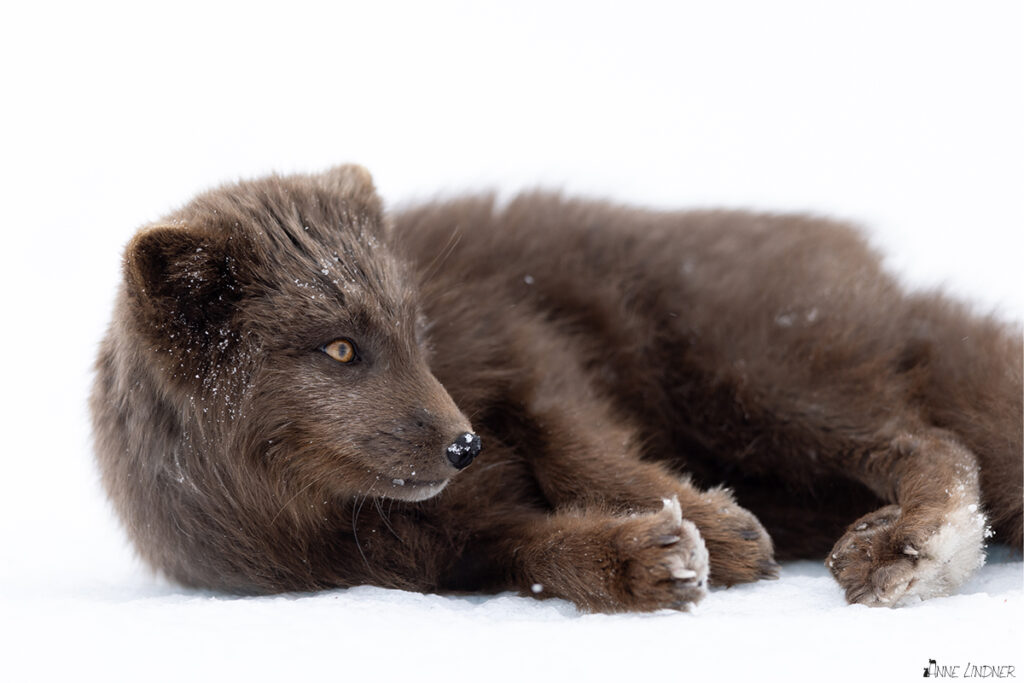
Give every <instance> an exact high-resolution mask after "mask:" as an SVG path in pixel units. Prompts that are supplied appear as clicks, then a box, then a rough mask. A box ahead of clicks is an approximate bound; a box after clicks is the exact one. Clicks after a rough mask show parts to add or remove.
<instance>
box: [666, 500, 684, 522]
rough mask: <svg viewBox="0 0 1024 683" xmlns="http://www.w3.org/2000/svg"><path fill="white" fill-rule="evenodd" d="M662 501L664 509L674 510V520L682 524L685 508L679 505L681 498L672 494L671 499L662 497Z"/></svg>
mask: <svg viewBox="0 0 1024 683" xmlns="http://www.w3.org/2000/svg"><path fill="white" fill-rule="evenodd" d="M661 502H662V504H663V505H664V506H665V507H664V508H663V509H665V510H671V511H672V521H673V522H675V523H676V524H682V523H683V509H682V508H681V507H679V498H678V497H677V496H672V498H671V499H669V498H662V499H661Z"/></svg>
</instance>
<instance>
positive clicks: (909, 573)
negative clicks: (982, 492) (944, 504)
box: [825, 505, 985, 607]
mask: <svg viewBox="0 0 1024 683" xmlns="http://www.w3.org/2000/svg"><path fill="white" fill-rule="evenodd" d="M984 534H985V517H984V515H982V514H981V513H979V512H977V506H976V505H969V506H964V507H960V508H957V509H955V510H953V511H952V512H950V513H948V514H946V515H945V516H944V517H940V518H939V519H938V520H936V521H934V522H932V523H922V522H920V521H916V522H910V521H908V520H906V519H904V516H903V514H902V511H901V509H900V507H899V506H897V505H889V506H886V507H884V508H881V509H880V510H876V511H875V512H872V513H869V514H867V515H864V516H863V517H861V518H860V519H858V520H857V521H856V522H854V523H853V524H851V525H850V527H849V528H848V530H847V532H846V534H844V535H843V537H842V538H840V539H839V541H838V542H836V544H835V547H833V549H832V552H831V554H830V555H829V558H828V560H827V561H826V562H825V564H826V566H828V568H829V570H830V571H831V572H832V575H833V576H834V577H835V579H836V581H838V582H839V585H840V586H842V587H843V589H844V590H845V591H846V599H847V600H848V601H849V602H851V603H859V604H863V605H869V606H872V607H879V606H890V607H891V606H896V605H902V604H906V603H908V602H912V601H913V600H915V599H925V598H932V597H937V596H941V595H949V594H950V593H951V592H952V591H954V590H955V589H956V588H957V587H959V586H960V584H961V583H963V582H964V581H965V580H966V579H967V577H968V576H970V574H971V573H972V572H973V571H974V570H975V569H977V568H978V567H980V566H981V565H982V564H984V562H985V556H984V552H983V547H984Z"/></svg>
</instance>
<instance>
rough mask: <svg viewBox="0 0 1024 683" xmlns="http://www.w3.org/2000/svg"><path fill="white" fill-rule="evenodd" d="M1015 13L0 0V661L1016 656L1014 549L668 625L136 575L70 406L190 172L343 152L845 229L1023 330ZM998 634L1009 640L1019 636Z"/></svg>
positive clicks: (402, 194)
mask: <svg viewBox="0 0 1024 683" xmlns="http://www.w3.org/2000/svg"><path fill="white" fill-rule="evenodd" d="M1022 12H1024V9H1022V6H1021V5H1020V3H1017V2H1012V1H1009V0H1004V1H1000V0H992V1H991V2H984V3H964V2H959V1H956V2H946V1H934V2H928V3H919V2H906V1H903V0H887V1H885V2H877V1H862V2H857V3H843V4H840V3H822V2H816V1H807V2H797V1H795V0H785V1H782V2H770V3H765V2H755V1H750V2H740V1H736V0H733V1H728V0H725V1H723V2H715V3H710V2H693V3H688V2H679V3H648V2H631V3H629V4H628V5H627V4H620V5H610V4H605V3H598V2H573V3H550V2H548V3H539V2H517V3H508V4H505V5H502V6H500V7H493V6H489V5H487V4H485V3H479V2H472V3H453V2H440V3H438V2H425V3H388V2H375V3H358V5H356V4H355V3H352V4H348V3H306V2H297V3H288V4H287V5H284V4H281V3H274V4H273V5H268V6H261V5H260V4H259V3H245V4H241V3H238V4H227V3H219V4H215V3H207V2H203V3H193V2H188V1H184V2H177V3H171V4H165V5H162V6H160V7H159V8H158V9H153V8H152V7H150V6H149V5H148V4H146V3H130V4H129V3H125V4H117V3H109V2H96V3H51V4H46V5H44V4H41V3H40V4H33V3H19V4H18V5H16V6H12V7H8V8H5V10H4V19H3V21H2V22H0V64H2V65H3V66H2V67H0V78H2V80H0V93H2V94H3V101H4V106H3V107H2V108H0V159H2V161H0V173H2V185H0V187H3V195H2V197H3V208H4V210H5V214H4V219H3V226H2V227H3V238H4V240H5V244H6V249H5V256H6V258H5V259H4V264H3V268H2V269H0V278H2V289H0V291H2V292H3V309H2V310H3V312H4V320H5V322H4V326H3V327H4V334H3V335H2V337H0V345H2V346H0V349H2V352H3V358H4V359H5V367H4V375H3V378H4V379H3V391H0V401H2V410H0V419H2V420H3V423H2V427H3V435H4V446H5V447H4V451H5V452H4V455H3V469H2V472H3V475H2V476H0V534H2V535H0V538H2V544H0V680H3V681H21V680H69V679H74V680H83V679H84V680H93V679H97V680H98V679H103V680H171V679H175V680H181V679H185V678H193V677H195V675H196V674H198V675H199V676H198V678H200V679H220V680H285V679H287V680H291V679H296V678H298V677H299V676H304V677H306V678H312V677H314V676H316V677H318V678H322V679H325V680H335V679H337V680H345V679H349V680H350V679H353V677H357V676H365V677H369V676H373V677H374V678H375V680H377V679H379V680H393V679H398V680H406V681H419V680H427V681H433V680H445V681H449V680H450V681H455V680H469V679H472V680H489V679H497V680H512V679H519V678H521V677H523V676H524V675H531V676H533V677H535V678H536V679H538V680H558V679H562V680H595V681H600V680H612V679H623V678H628V679H630V680H632V679H635V680H649V679H650V678H651V677H652V676H659V677H663V678H666V677H667V678H668V679H669V680H675V679H680V680H682V679H692V680H716V679H721V680H747V679H750V678H753V677H758V678H767V679H782V680H894V681H896V680H905V679H909V678H917V677H920V676H921V674H922V671H923V669H924V667H925V666H926V665H927V664H928V660H929V659H935V660H936V661H937V662H938V663H939V664H940V665H943V666H960V667H961V668H960V672H961V673H963V667H964V665H966V664H967V663H973V664H984V665H997V666H1001V665H1012V666H1015V667H1016V675H1017V677H1020V676H1021V675H1022V674H1024V656H1022V655H1021V654H1020V653H1021V648H1020V646H1019V644H1020V642H1021V641H1022V638H1021V624H1022V622H1024V620H1022V617H1024V594H1022V572H1024V564H1022V562H1021V559H1020V556H1019V555H1016V556H1015V555H1013V554H1012V553H1009V552H1007V551H1005V549H1002V550H1000V549H997V550H996V552H995V553H994V557H992V558H990V562H989V564H988V565H987V566H986V567H984V568H983V569H982V570H981V571H980V572H979V573H978V575H977V576H976V577H975V578H974V579H972V580H971V581H970V583H968V584H967V585H966V586H965V587H964V588H963V590H962V591H961V592H960V593H959V594H958V595H954V596H951V597H948V598H941V599H936V600H932V601H929V602H926V603H921V604H919V605H914V606H911V607H906V608H901V609H897V610H871V609H868V608H864V607H849V606H846V605H845V604H844V603H843V600H842V596H841V594H840V591H839V589H838V587H837V586H835V585H834V584H833V582H832V581H831V579H830V578H829V577H828V575H827V572H826V571H825V569H824V568H823V567H822V566H821V565H820V564H819V563H810V562H808V563H795V564H788V565H785V566H784V567H783V572H782V578H781V579H780V580H779V581H775V582H764V583H760V584H756V585H750V586H742V587H735V588H732V589H729V590H719V591H714V592H713V593H712V594H711V595H710V596H709V597H708V598H707V599H706V600H705V601H704V602H703V603H702V604H701V605H700V606H699V608H698V609H697V611H696V612H695V613H693V614H674V613H673V614H656V615H644V616H630V615H625V616H600V615H580V614H578V613H576V611H575V610H574V609H573V608H572V607H571V606H569V605H567V604H564V603H559V602H555V601H551V602H537V601H534V600H530V599H525V598H519V597H515V596H510V595H502V596H496V597H488V598H484V597H473V598H452V597H438V596H424V595H417V594H405V593H400V592H394V591H384V590H380V589H375V588H369V587H367V588H359V589H354V590H349V591H336V592H330V593H325V594H321V595H310V596H281V597H275V598H262V599H235V598H227V597H224V596H217V595H210V594H205V593H196V592H190V591H184V590H181V589H178V588H176V587H173V586H169V585H167V584H166V583H163V582H161V581H160V580H158V579H154V578H151V577H150V576H149V575H148V574H147V573H146V572H145V571H144V570H143V569H142V568H141V567H140V566H139V565H138V564H137V562H136V561H135V560H134V559H133V558H132V555H131V552H130V550H129V549H128V548H127V546H126V545H125V542H124V540H123V538H122V535H121V532H120V530H119V529H118V527H117V524H116V522H115V520H114V519H113V517H112V515H111V513H110V511H109V510H108V508H107V505H106V502H105V500H104V498H103V495H102V492H101V491H100V489H99V487H98V485H97V481H96V473H95V470H94V467H93V464H92V460H91V457H92V456H91V452H90V446H89V427H88V420H87V416H86V411H85V398H86V395H87V392H88V386H89V382H90V377H91V370H90V365H91V362H92V358H93V356H94V354H95V350H96V345H97V342H98V340H99V338H100V336H101V335H102V332H103V328H104V326H105V324H106V320H107V318H108V315H109V310H110V304H111V300H112V296H113V291H114V288H115V285H116V281H117V278H118V264H119V258H120V250H121V248H122V247H123V245H124V243H125V242H126V241H127V239H128V238H129V237H130V235H131V234H132V232H133V231H134V229H135V228H136V227H137V226H139V225H141V224H142V223H144V222H146V221H149V220H152V219H155V218H157V217H159V216H160V215H161V214H162V213H164V212H165V211H167V210H168V209H170V208H172V207H173V206H175V205H177V204H180V203H181V202H184V201H185V200H187V199H188V198H189V197H190V196H191V195H192V194H193V193H195V192H196V191H198V190H201V189H203V188H206V187H208V186H210V185H213V184H216V183H218V182H222V181H225V180H230V179H233V178H236V177H239V176H256V175H261V174H264V173H266V172H269V171H273V170H277V171H285V172H287V171H314V170H319V169H323V168H326V167H328V166H331V165H333V164H335V163H338V162H342V161H356V162H359V163H362V164H364V165H366V166H367V167H368V168H369V169H370V170H371V171H372V172H373V173H374V175H375V177H376V180H377V183H378V186H379V188H380V191H381V194H382V195H383V196H384V198H385V200H386V201H388V202H391V203H395V202H401V201H407V200H409V199H411V198H423V197H429V196H432V195H433V194H434V193H442V194H451V193H454V192H457V191H460V190H464V189H479V188H497V189H498V190H499V191H501V192H503V193H511V192H514V191H515V190H517V189H519V188H523V187H532V186H536V185H544V186H548V187H558V188H563V189H565V190H566V191H567V192H572V193H584V194H588V195H596V196H605V197H612V198H615V199H618V200H622V201H629V202H634V203H641V204H646V205H653V206H664V207H670V206H671V207H682V206H707V205H726V206H744V207H756V208H767V209H784V210H792V209H806V210H811V211H816V212H822V213H828V214H832V215H838V216H842V217H846V218H849V219H852V220H855V221H857V222H859V223H861V224H863V225H864V226H865V227H866V229H867V230H869V232H870V233H871V235H872V237H873V239H874V241H875V243H876V244H877V245H878V246H879V247H880V248H881V249H882V250H883V251H884V253H885V254H886V255H887V258H888V262H889V264H890V265H891V266H892V267H893V268H894V269H895V270H896V271H898V272H899V273H900V274H901V275H902V276H903V277H904V279H905V281H906V282H907V283H908V284H909V285H910V286H915V287H933V286H944V287H945V288H946V289H947V290H949V291H950V292H952V293H953V294H955V295H956V296H959V297H962V298H966V299H968V300H970V301H973V302H974V303H975V304H976V305H977V307H978V308H979V310H986V311H988V310H992V311H995V312H996V314H997V315H999V316H1001V317H1003V318H1005V319H1008V320H1017V321H1019V320H1021V319H1024V286H1022V285H1024V282H1022V277H1021V274H1020V272H1021V271H1020V261H1021V254H1022V253H1024V249H1022V246H1024V201H1022V200H1021V196H1022V195H1021V191H1022V190H1021V188H1024V164H1022V162H1021V160H1022V159H1024V131H1022V127H1021V126H1020V121H1024V14H1022ZM1014 643H1017V645H1014Z"/></svg>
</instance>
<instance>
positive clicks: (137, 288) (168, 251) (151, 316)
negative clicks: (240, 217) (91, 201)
mask: <svg viewBox="0 0 1024 683" xmlns="http://www.w3.org/2000/svg"><path fill="white" fill-rule="evenodd" d="M124 276H125V285H126V286H127V290H128V295H129V297H130V299H131V300H132V302H133V303H134V304H135V305H136V306H137V309H138V311H139V312H140V313H141V314H142V315H143V316H144V317H145V318H147V319H148V321H149V322H150V323H151V324H153V325H155V326H156V327H157V328H160V329H169V328H170V329H179V330H180V331H181V332H183V333H200V334H201V333H202V332H204V331H207V330H209V329H211V327H212V326H213V325H217V324H220V323H222V322H223V321H224V319H225V318H226V316H228V315H229V314H230V312H231V310H233V307H234V304H235V302H236V301H237V300H238V299H239V298H240V296H241V292H240V290H239V287H238V286H237V281H236V273H235V269H234V267H233V261H232V259H231V257H230V256H229V254H228V250H227V242H226V241H225V239H224V238H223V237H220V236H217V235H210V234H206V233H204V232H201V231H198V230H194V229H192V228H189V227H187V226H181V225H173V226H156V227H151V228H147V229H145V230H143V231H142V232H140V233H139V234H137V235H136V236H135V238H134V239H132V241H131V242H130V243H129V244H128V248H127V249H126V250H125V259H124Z"/></svg>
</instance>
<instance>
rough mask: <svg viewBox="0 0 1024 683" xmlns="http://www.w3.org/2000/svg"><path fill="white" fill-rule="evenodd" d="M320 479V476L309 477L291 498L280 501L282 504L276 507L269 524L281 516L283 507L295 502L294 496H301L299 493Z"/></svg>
mask: <svg viewBox="0 0 1024 683" xmlns="http://www.w3.org/2000/svg"><path fill="white" fill-rule="evenodd" d="M320 479H321V477H317V478H314V479H311V480H310V482H309V483H308V484H306V485H305V486H303V487H302V488H301V489H299V490H298V491H296V492H295V495H293V496H292V497H291V498H289V499H288V500H286V501H285V502H284V503H282V504H281V507H280V508H278V510H277V512H276V513H275V514H274V516H273V518H272V519H271V520H270V524H271V526H273V524H274V522H276V521H277V518H278V517H280V516H281V513H282V512H284V509H285V508H286V507H288V506H289V505H291V504H292V503H293V502H295V499H296V498H298V497H299V496H301V495H302V494H303V493H305V492H306V491H307V490H309V488H310V487H311V486H313V484H316V483H319V481H320Z"/></svg>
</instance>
